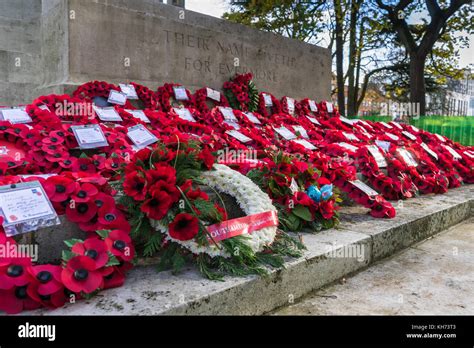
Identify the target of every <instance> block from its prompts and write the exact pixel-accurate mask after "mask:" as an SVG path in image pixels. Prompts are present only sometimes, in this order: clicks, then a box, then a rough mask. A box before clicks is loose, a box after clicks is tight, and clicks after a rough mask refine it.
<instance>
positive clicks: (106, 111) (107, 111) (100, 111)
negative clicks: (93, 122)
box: [92, 105, 122, 122]
mask: <svg viewBox="0 0 474 348" xmlns="http://www.w3.org/2000/svg"><path fill="white" fill-rule="evenodd" d="M92 108H93V109H94V111H95V113H96V114H97V116H99V119H100V120H101V121H105V122H120V121H122V117H120V115H119V114H118V112H117V111H116V110H115V109H114V107H113V106H109V107H105V108H100V107H98V106H96V105H92Z"/></svg>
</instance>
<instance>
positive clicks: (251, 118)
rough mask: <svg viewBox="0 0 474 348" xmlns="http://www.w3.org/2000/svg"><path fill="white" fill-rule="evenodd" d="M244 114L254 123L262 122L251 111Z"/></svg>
mask: <svg viewBox="0 0 474 348" xmlns="http://www.w3.org/2000/svg"><path fill="white" fill-rule="evenodd" d="M244 115H245V116H246V117H247V118H248V120H249V121H250V122H252V123H255V124H262V122H260V120H259V119H258V118H257V117H256V116H255V115H254V114H253V112H250V111H249V112H244Z"/></svg>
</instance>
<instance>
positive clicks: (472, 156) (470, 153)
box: [464, 150, 474, 158]
mask: <svg viewBox="0 0 474 348" xmlns="http://www.w3.org/2000/svg"><path fill="white" fill-rule="evenodd" d="M464 154H465V155H466V156H468V157H469V158H474V151H469V150H466V151H464Z"/></svg>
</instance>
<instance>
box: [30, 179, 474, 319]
mask: <svg viewBox="0 0 474 348" xmlns="http://www.w3.org/2000/svg"><path fill="white" fill-rule="evenodd" d="M394 204H395V206H396V209H397V217H396V218H394V219H375V218H372V217H371V216H369V215H368V214H367V211H368V210H367V209H365V208H361V207H359V206H354V207H345V208H343V210H342V211H341V214H340V215H341V224H340V226H339V227H338V228H337V229H331V230H327V231H324V232H321V233H316V234H304V235H303V240H304V242H305V244H306V246H307V251H306V252H305V254H304V256H303V257H301V258H298V259H289V260H288V262H286V264H285V268H284V269H281V270H278V271H272V272H271V273H270V274H269V275H268V276H267V277H264V278H262V277H258V276H249V277H242V278H239V277H226V278H225V280H224V281H223V282H218V281H210V280H207V279H205V278H203V277H202V276H201V275H200V274H199V273H198V272H197V270H196V269H195V268H194V267H193V266H189V267H187V268H186V270H185V271H183V272H182V273H180V274H178V275H172V274H171V273H170V272H161V273H157V272H156V271H155V269H154V267H153V266H146V267H136V268H135V269H133V270H132V271H131V272H130V273H129V274H128V277H127V280H126V283H125V285H124V286H122V287H121V288H116V289H110V290H106V291H103V292H101V293H100V294H99V295H98V296H96V297H94V298H92V299H91V300H87V301H79V302H77V303H75V304H68V305H67V306H65V307H64V308H61V309H58V310H55V311H47V310H38V311H34V312H25V313H24V314H32V315H109V314H110V315H125V314H130V315H158V314H163V315H173V314H174V315H176V314H177V315H180V314H193V315H199V314H201V315H204V314H207V315H217V314H223V315H224V314H241V315H243V314H248V315H259V314H264V313H267V312H269V311H271V310H273V309H275V308H278V307H280V306H283V305H287V304H288V303H291V301H293V300H296V299H297V298H299V297H301V296H303V295H305V294H307V293H308V292H310V291H313V290H315V289H318V288H320V287H322V286H324V285H326V284H329V283H331V282H333V281H335V280H338V279H340V278H343V277H345V276H347V275H348V274H351V273H353V272H355V271H358V270H361V269H363V268H366V267H368V266H369V265H370V264H372V263H373V262H375V261H377V260H380V259H382V258H385V257H387V256H389V255H392V254H393V253H395V252H397V251H398V250H401V249H403V248H406V247H408V246H409V245H411V244H413V243H416V242H418V241H420V240H423V239H426V238H428V237H430V236H432V235H434V234H436V233H438V232H440V231H443V230H445V229H446V228H448V227H450V226H453V225H455V224H457V223H459V222H461V221H463V220H465V219H467V218H469V217H471V216H472V215H473V207H474V186H472V185H471V186H464V187H461V188H458V189H453V190H450V191H449V192H448V193H446V194H444V195H436V196H435V195H427V196H421V197H418V198H414V199H410V200H407V201H403V202H400V203H398V205H397V202H394ZM343 251H346V252H349V251H356V252H359V254H358V255H357V253H356V255H352V256H360V257H359V258H358V257H336V256H339V255H338V253H341V252H343ZM347 256H350V255H347Z"/></svg>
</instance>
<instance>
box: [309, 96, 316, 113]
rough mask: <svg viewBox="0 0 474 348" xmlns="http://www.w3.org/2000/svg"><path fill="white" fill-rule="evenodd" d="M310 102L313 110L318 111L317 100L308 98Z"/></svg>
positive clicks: (310, 107)
mask: <svg viewBox="0 0 474 348" xmlns="http://www.w3.org/2000/svg"><path fill="white" fill-rule="evenodd" d="M308 104H309V109H310V110H311V112H318V107H317V106H316V102H315V101H314V100H311V99H310V100H308Z"/></svg>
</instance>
